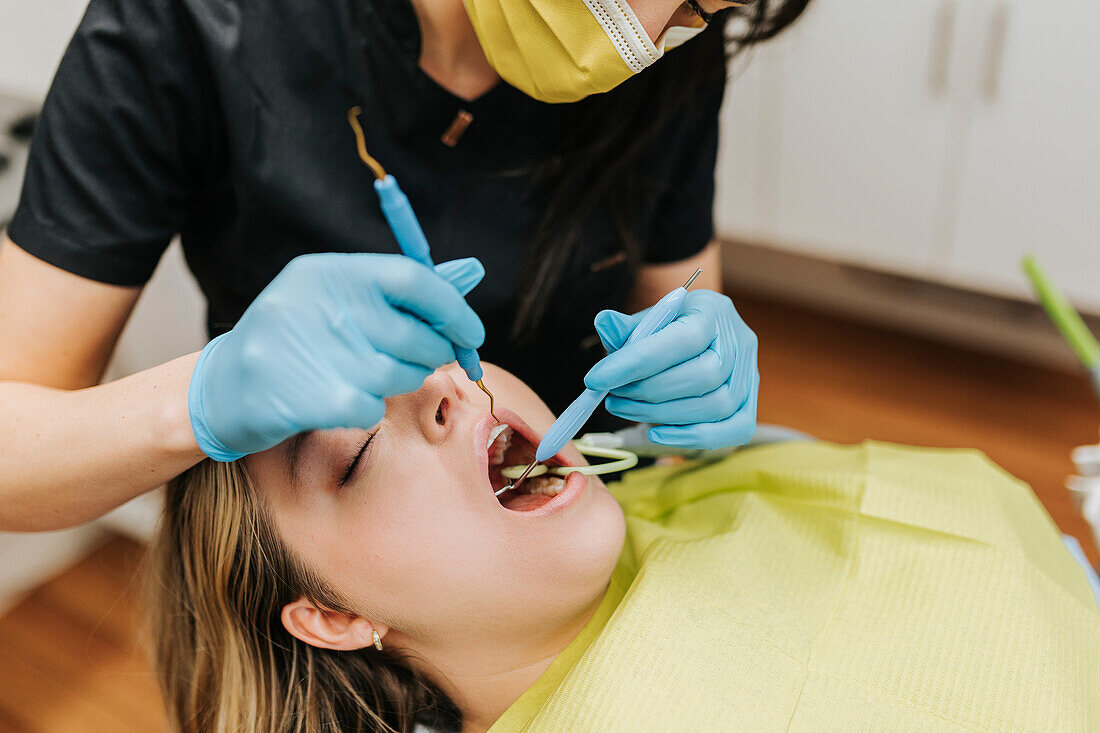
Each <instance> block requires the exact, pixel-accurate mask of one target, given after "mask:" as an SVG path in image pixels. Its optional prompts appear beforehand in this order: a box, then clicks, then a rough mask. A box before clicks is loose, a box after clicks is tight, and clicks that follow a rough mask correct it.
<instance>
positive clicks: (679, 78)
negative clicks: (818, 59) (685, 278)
mask: <svg viewBox="0 0 1100 733" xmlns="http://www.w3.org/2000/svg"><path fill="white" fill-rule="evenodd" d="M809 2H810V0H756V2H754V3H752V4H751V5H746V6H744V7H738V8H731V9H729V10H723V11H721V12H719V13H716V14H715V16H714V19H713V20H712V21H711V23H710V26H709V27H708V28H707V29H706V30H705V31H704V32H703V33H701V34H700V35H699V37H698V38H696V39H693V40H692V41H690V42H688V43H685V44H684V45H683V46H681V47H680V48H677V49H676V50H675V51H672V52H671V53H669V54H667V55H666V56H665V58H662V59H661V60H660V61H658V62H657V63H655V64H653V65H652V66H651V67H649V68H647V69H646V70H645V71H644V72H642V73H640V74H637V75H635V76H633V77H631V78H630V79H628V80H627V81H625V82H624V83H622V84H621V85H619V86H618V87H616V88H615V89H613V90H611V91H609V92H607V93H606V94H598V95H594V96H592V97H588V98H587V99H584V100H582V101H580V102H577V103H575V104H572V105H570V106H569V110H568V113H567V123H566V132H565V138H564V140H563V142H562V145H561V148H560V149H559V150H558V152H557V154H556V155H554V156H553V157H551V158H550V159H549V160H547V161H546V162H545V163H543V164H542V165H541V166H540V167H539V168H538V169H537V170H535V171H534V172H533V176H532V195H533V196H536V197H539V199H540V200H541V201H544V202H545V203H544V204H543V206H542V208H541V212H542V213H541V216H540V217H539V220H538V221H536V222H532V225H533V226H532V241H531V247H530V249H529V251H528V255H527V263H526V265H525V270H526V272H525V274H524V277H523V278H522V280H521V281H522V282H526V283H529V285H530V287H528V288H525V290H524V293H523V295H522V296H521V297H520V300H519V302H518V303H517V308H516V316H515V320H514V322H513V324H512V333H511V334H510V337H511V339H512V340H513V342H519V341H521V340H522V338H523V334H525V333H533V332H534V328H533V327H534V326H535V325H536V324H538V322H539V321H540V320H542V317H543V315H544V313H545V311H546V306H547V303H548V302H549V300H550V298H551V296H552V294H553V292H554V290H555V289H556V288H557V286H558V284H559V282H560V280H561V277H562V273H563V271H564V270H565V268H566V265H567V264H568V263H569V261H570V258H571V257H573V255H574V254H575V252H576V248H577V246H578V243H579V242H580V241H582V239H583V236H584V233H585V230H586V228H587V227H588V226H589V225H590V223H591V221H592V217H593V215H594V213H595V212H596V211H598V210H602V211H608V212H610V215H611V218H612V222H613V224H614V226H615V229H616V233H617V236H618V237H619V239H620V241H621V243H622V248H623V251H624V252H625V253H626V256H627V262H628V265H629V266H630V267H631V268H632V269H635V270H636V269H637V267H638V266H639V264H640V257H641V247H640V240H641V239H642V237H641V235H640V233H639V232H637V231H636V225H635V224H634V222H636V221H638V220H639V217H637V216H636V213H637V211H638V208H637V207H638V206H639V202H640V201H642V197H639V196H637V195H635V194H636V186H637V185H638V183H637V182H638V181H640V180H641V178H642V177H641V176H639V175H637V173H638V172H639V171H640V169H641V167H642V166H643V165H644V164H645V159H646V154H647V152H648V151H649V150H650V149H651V148H652V146H653V145H654V144H655V143H656V141H658V140H659V139H660V138H661V136H662V134H663V133H664V132H665V131H666V130H667V129H668V128H669V126H670V123H671V122H672V121H673V120H674V119H676V118H677V116H678V115H680V114H682V113H683V110H690V109H692V108H693V107H694V106H695V105H698V104H701V103H703V102H704V101H706V100H707V99H708V97H711V96H713V95H716V94H720V93H721V89H722V88H723V87H724V85H725V81H726V68H727V63H725V62H728V60H729V59H730V58H732V57H733V56H735V55H736V54H738V53H740V52H741V51H742V50H744V49H746V48H748V47H750V46H752V45H753V44H756V43H760V42H761V41H766V40H768V39H770V38H772V37H774V36H775V35H776V34H778V33H779V32H780V31H782V30H783V29H784V28H786V27H787V26H789V25H790V24H791V23H793V22H794V21H795V20H796V19H797V18H798V17H799V15H801V14H802V11H803V10H804V9H805V8H806V6H807V5H808V4H809ZM727 26H728V27H729V31H730V32H729V33H727ZM735 26H736V28H735ZM738 28H740V29H743V30H741V31H738V30H737V29H738ZM723 51H724V52H723ZM718 59H723V60H724V61H723V62H719V61H718ZM593 132H595V133H596V134H592V133H593Z"/></svg>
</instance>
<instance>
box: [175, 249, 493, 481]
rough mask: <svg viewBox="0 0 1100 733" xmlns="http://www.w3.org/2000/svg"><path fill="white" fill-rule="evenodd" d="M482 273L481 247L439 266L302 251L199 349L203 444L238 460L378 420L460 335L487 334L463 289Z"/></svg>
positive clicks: (476, 342) (198, 418) (197, 397)
mask: <svg viewBox="0 0 1100 733" xmlns="http://www.w3.org/2000/svg"><path fill="white" fill-rule="evenodd" d="M484 275H485V270H484V268H483V267H482V266H481V263H480V262H478V261H477V260H476V259H473V258H470V259H464V260H455V261H454V262H446V263H444V264H441V265H439V266H437V267H436V268H435V269H434V271H433V269H432V268H430V267H427V266H425V265H422V264H419V263H417V262H414V261H413V260H411V259H409V258H408V257H402V256H400V255H380V254H312V255H305V256H302V257H298V258H297V259H295V260H293V261H292V262H291V263H290V264H288V265H287V266H286V267H285V268H284V269H283V271H282V272H280V273H279V274H278V276H276V277H275V279H274V280H272V281H271V283H270V284H269V285H268V286H267V287H266V288H265V289H264V290H263V292H262V293H260V295H259V296H258V297H257V298H256V300H255V301H253V303H252V305H250V306H249V307H248V310H246V311H245V313H244V315H243V316H242V317H241V320H240V321H239V322H238V323H237V325H236V326H235V327H234V328H233V330H231V331H229V332H228V333H225V334H223V335H221V336H219V337H218V338H216V339H214V340H213V341H211V342H210V343H209V344H207V346H206V348H205V349H203V351H202V354H201V355H200V356H199V360H198V362H197V363H196V364H195V370H194V372H193V374H192V377H191V387H190V392H189V394H188V406H189V409H190V413H191V426H192V429H193V430H194V433H195V437H196V439H197V440H198V442H199V447H200V448H202V450H203V452H204V453H206V454H207V455H208V456H210V457H211V458H214V459H215V460H219V461H232V460H236V459H238V458H240V457H241V456H244V455H247V454H249V453H255V452H257V451H261V450H265V449H267V448H270V447H272V446H274V445H278V444H279V443H281V442H282V441H284V440H286V439H287V438H289V437H291V436H293V435H296V434H298V433H301V432H304V431H306V430H324V429H329V428H337V427H345V428H352V427H358V428H370V427H373V426H374V425H377V424H378V422H379V421H380V420H381V419H382V415H383V414H384V413H385V411H386V406H385V402H384V400H385V398H386V397H389V396H391V395H397V394H403V393H405V392H412V391H415V390H416V389H419V387H420V385H421V384H422V383H423V382H424V379H425V378H426V377H427V376H428V375H429V374H431V373H432V371H433V370H434V369H435V368H436V367H439V366H441V365H443V364H447V363H449V362H452V361H454V360H455V352H454V346H453V345H452V342H453V343H457V344H459V345H460V346H466V347H470V348H477V347H478V346H480V345H481V343H482V341H484V339H485V328H484V326H482V324H481V320H480V319H479V318H478V317H477V315H476V314H475V313H474V311H473V310H472V309H471V308H470V306H469V305H468V304H467V303H466V300H465V299H464V297H463V296H464V295H465V294H466V293H468V292H469V291H470V290H472V289H473V288H474V286H476V285H477V284H478V283H479V282H480V281H481V278H482V277H483V276H484Z"/></svg>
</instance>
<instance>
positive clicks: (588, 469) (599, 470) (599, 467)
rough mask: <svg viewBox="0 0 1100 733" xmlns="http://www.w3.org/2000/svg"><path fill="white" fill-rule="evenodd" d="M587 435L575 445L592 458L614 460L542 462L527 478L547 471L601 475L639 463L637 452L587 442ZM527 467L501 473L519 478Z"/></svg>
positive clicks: (562, 474) (623, 469)
mask: <svg viewBox="0 0 1100 733" xmlns="http://www.w3.org/2000/svg"><path fill="white" fill-rule="evenodd" d="M586 437H588V436H584V435H582V436H581V437H580V438H579V439H578V440H574V441H573V447H574V448H576V449H577V450H578V451H580V452H581V454H582V455H585V456H589V457H592V458H610V459H612V460H610V461H608V462H607V463H597V464H596V465H594V466H554V467H553V468H550V469H547V467H546V466H545V465H541V464H540V465H538V466H535V468H534V469H533V470H532V471H531V473H529V474H527V478H533V477H535V476H541V475H543V474H545V473H552V474H554V475H555V476H568V475H569V474H571V473H583V474H584V475H585V476H599V475H601V474H605V473H619V472H620V471H626V470H627V469H630V468H634V467H635V466H637V465H638V454H637V453H631V452H630V451H628V450H620V449H618V448H604V447H603V446H596V445H591V444H589V443H586V442H585V438H586ZM526 468H527V466H508V467H507V468H505V469H503V470H502V471H501V472H500V474H501V475H502V476H503V477H504V478H507V479H517V478H519V477H520V475H521V474H522V473H523V472H524V470H525V469H526Z"/></svg>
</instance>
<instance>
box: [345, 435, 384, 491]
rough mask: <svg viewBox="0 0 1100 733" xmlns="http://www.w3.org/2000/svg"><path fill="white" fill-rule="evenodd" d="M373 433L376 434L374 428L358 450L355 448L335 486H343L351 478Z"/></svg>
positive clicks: (372, 437) (368, 445)
mask: <svg viewBox="0 0 1100 733" xmlns="http://www.w3.org/2000/svg"><path fill="white" fill-rule="evenodd" d="M375 435H378V431H377V430H375V431H374V432H372V433H371V434H370V435H368V436H367V439H366V440H364V441H363V444H362V445H361V446H359V450H357V451H356V452H355V455H354V456H352V458H351V460H350V461H348V465H347V467H346V468H345V469H344V473H343V475H342V476H341V478H340V480H339V481H338V482H337V484H336V487H337V488H340V489H342V488H344V486H345V485H346V484H347V482H348V481H350V480H351V479H352V477H353V476H354V475H355V469H356V468H358V467H359V464H360V463H361V462H362V460H363V455H364V454H365V453H366V452H367V448H369V447H370V444H371V441H372V440H374V436H375Z"/></svg>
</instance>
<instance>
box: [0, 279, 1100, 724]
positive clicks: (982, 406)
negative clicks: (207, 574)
mask: <svg viewBox="0 0 1100 733" xmlns="http://www.w3.org/2000/svg"><path fill="white" fill-rule="evenodd" d="M737 302H738V307H739V308H740V310H741V312H742V315H743V316H744V317H745V319H746V320H747V321H748V322H749V323H750V324H751V325H752V326H753V327H754V328H755V329H756V331H757V333H758V334H759V336H760V343H761V347H760V372H761V375H762V381H761V391H760V420H761V421H763V422H774V423H781V424H784V425H789V426H792V427H796V428H800V429H802V430H806V431H808V432H810V433H813V434H814V435H817V436H818V437H821V438H824V439H829V440H836V441H842V442H852V441H859V440H862V439H864V438H876V439H879V440H889V441H896V442H901V443H910V444H916V445H933V446H969V447H977V448H981V449H982V450H984V451H985V452H986V453H988V454H989V455H990V456H991V457H992V458H993V459H994V460H995V461H997V462H998V463H1000V464H1001V465H1002V466H1004V467H1005V468H1006V469H1008V470H1009V471H1010V472H1012V473H1014V474H1015V475H1017V476H1019V477H1020V478H1022V479H1024V480H1025V481H1027V482H1029V483H1030V484H1031V485H1032V486H1033V487H1034V488H1035V490H1036V492H1037V493H1038V494H1039V496H1040V498H1041V499H1042V500H1043V503H1044V504H1045V505H1046V506H1047V508H1048V510H1049V511H1050V513H1051V515H1052V516H1053V517H1054V519H1055V521H1057V522H1058V524H1059V526H1060V527H1061V528H1062V529H1063V531H1065V532H1067V533H1070V534H1074V535H1076V536H1078V537H1079V538H1081V539H1082V541H1083V543H1085V544H1086V546H1087V551H1088V553H1089V554H1090V557H1091V558H1092V559H1093V561H1094V562H1096V561H1097V560H1098V559H1100V558H1098V556H1097V553H1096V548H1095V546H1094V545H1093V544H1092V543H1091V541H1088V536H1089V535H1088V530H1087V527H1086V525H1085V523H1084V521H1083V520H1082V519H1081V518H1080V516H1079V515H1078V514H1077V513H1076V511H1075V510H1074V508H1073V506H1072V505H1071V504H1070V501H1069V499H1068V498H1067V495H1066V492H1065V490H1064V489H1063V488H1062V483H1063V481H1064V479H1065V476H1066V474H1067V473H1069V472H1070V470H1071V465H1070V461H1069V451H1070V449H1071V448H1072V447H1073V446H1075V445H1079V444H1083V443H1091V442H1095V441H1096V439H1097V428H1098V426H1100V408H1098V407H1097V404H1096V401H1095V400H1094V398H1093V397H1092V394H1091V392H1090V391H1089V387H1088V384H1087V382H1086V381H1085V379H1083V378H1078V377H1076V376H1072V375H1067V374H1063V373H1059V372H1051V371H1047V370H1044V369H1039V368H1035V367H1031V366H1025V365H1021V364H1016V363H1013V362H1010V361H1005V360H1002V359H996V358H991V357H986V356H980V355H976V354H971V353H968V352H966V351H962V350H958V349H952V348H947V347H944V346H942V345H938V344H933V343H927V342H923V341H918V340H914V339H912V338H910V337H906V336H899V335H896V334H892V333H889V332H886V331H881V330H877V329H871V328H867V327H864V326H859V325H855V324H852V323H849V322H846V321H842V320H837V319H833V318H828V317H823V316H821V315H819V314H815V313H810V312H806V311H802V310H799V309H796V308H791V307H787V306H780V305H776V304H773V303H767V302H763V301H758V300H753V299H750V298H738V299H737ZM141 554H142V553H141V548H140V547H139V546H138V545H136V544H134V543H132V542H130V541H128V540H124V539H121V538H119V539H115V540H112V541H111V542H110V543H108V544H107V545H106V546H104V547H103V548H101V549H100V550H99V551H97V552H96V553H95V554H93V555H92V556H90V557H89V558H87V559H86V560H84V561H83V562H82V563H80V564H79V565H78V566H76V567H75V568H73V569H72V570H70V571H68V572H66V573H65V574H64V575H62V576H60V577H58V578H56V579H54V580H53V581H51V582H49V583H47V584H45V585H44V586H42V587H41V588H39V589H38V590H36V591H35V592H34V593H33V594H31V595H30V596H29V597H28V598H26V599H25V600H24V601H23V602H22V603H21V604H20V605H18V606H17V607H16V608H14V609H13V610H11V611H9V612H8V613H7V614H6V615H5V616H4V617H3V618H0V730H12V731H18V730H37V731H64V732H65V733H70V732H72V733H79V732H82V731H96V732H97V733H104V732H107V731H155V730H161V729H163V728H164V722H163V720H164V719H163V711H162V709H161V706H160V704H159V702H158V698H157V692H156V687H155V685H154V683H153V680H152V677H151V675H150V672H149V668H148V665H147V663H146V662H145V656H144V651H143V642H142V640H141V636H140V628H141V621H140V617H141V616H140V607H139V595H138V580H137V575H138V564H139V562H140V560H141Z"/></svg>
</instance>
